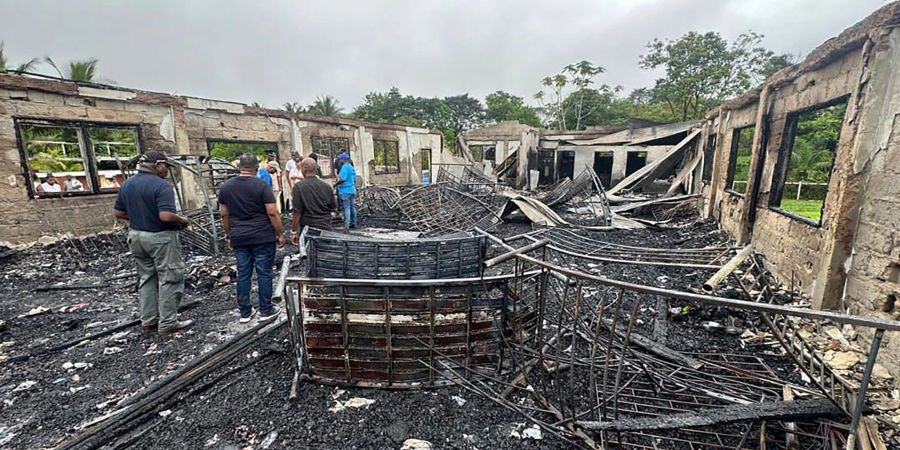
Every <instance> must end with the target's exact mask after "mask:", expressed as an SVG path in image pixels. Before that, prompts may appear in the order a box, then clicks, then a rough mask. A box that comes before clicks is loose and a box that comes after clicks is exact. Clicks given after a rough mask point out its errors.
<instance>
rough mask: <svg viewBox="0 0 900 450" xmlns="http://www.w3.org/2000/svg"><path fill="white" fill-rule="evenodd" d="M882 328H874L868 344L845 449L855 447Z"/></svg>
mask: <svg viewBox="0 0 900 450" xmlns="http://www.w3.org/2000/svg"><path fill="white" fill-rule="evenodd" d="M883 336H884V330H883V329H881V328H879V329H877V330H875V337H873V338H872V345H870V346H869V357H868V359H866V370H865V371H863V378H862V381H861V382H860V383H859V392H858V393H857V394H856V407H855V408H853V419H852V420H851V421H850V436H849V437H847V447H846V449H847V450H854V449H855V448H856V441H857V439H858V434H859V420H860V419H861V418H862V413H863V409H865V407H866V391H867V390H868V389H869V381H870V380H871V379H872V369H873V368H874V367H875V359H876V358H877V357H878V349H879V348H881V338H882V337H883Z"/></svg>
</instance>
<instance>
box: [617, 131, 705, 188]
mask: <svg viewBox="0 0 900 450" xmlns="http://www.w3.org/2000/svg"><path fill="white" fill-rule="evenodd" d="M700 131H701V130H695V131H694V132H693V133H691V134H689V135H688V136H687V137H686V138H684V139H683V140H682V141H681V142H679V143H678V144H677V145H675V147H672V149H671V150H669V151H668V152H667V153H666V154H665V155H663V157H662V158H659V159H657V160H656V161H653V162H652V163H650V164H647V165H646V166H644V167H641V168H640V169H638V170H637V171H636V172H634V173H632V174H631V175H629V176H627V177H625V178H623V179H622V181H619V182H618V183H616V185H615V186H613V187H612V189H609V190H607V191H606V193H607V195H614V194H617V193H619V192H620V191H623V190H626V189H631V188H632V187H634V186H635V185H637V184H639V183H641V182H643V181H644V180H646V179H651V178H650V177H651V176H653V175H656V174H658V173H662V172H663V171H664V170H665V169H669V168H671V167H672V166H674V165H675V163H676V161H677V158H678V156H681V155H682V154H683V153H684V150H685V149H686V148H687V146H688V144H690V143H691V142H693V140H694V139H695V138H696V137H697V136H699V135H700Z"/></svg>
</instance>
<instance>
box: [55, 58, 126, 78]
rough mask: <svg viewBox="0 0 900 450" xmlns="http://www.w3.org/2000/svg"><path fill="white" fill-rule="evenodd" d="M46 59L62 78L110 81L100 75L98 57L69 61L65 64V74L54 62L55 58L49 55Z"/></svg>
mask: <svg viewBox="0 0 900 450" xmlns="http://www.w3.org/2000/svg"><path fill="white" fill-rule="evenodd" d="M44 61H46V62H47V64H50V67H53V68H54V69H56V73H58V74H59V77H60V78H65V79H67V80H72V81H83V82H101V81H103V82H106V83H109V82H110V81H109V80H101V79H100V77H99V75H98V74H97V64H99V62H100V61H98V60H97V58H87V59H82V60H78V61H69V63H68V64H67V65H66V66H65V69H66V71H65V74H63V72H62V71H61V70H60V69H59V67H58V66H57V65H56V63H55V62H53V59H51V58H50V57H49V56H48V57H46V58H44Z"/></svg>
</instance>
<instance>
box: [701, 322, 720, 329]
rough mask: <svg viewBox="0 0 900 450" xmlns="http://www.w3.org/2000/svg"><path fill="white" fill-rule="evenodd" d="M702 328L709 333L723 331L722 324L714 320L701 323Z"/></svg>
mask: <svg viewBox="0 0 900 450" xmlns="http://www.w3.org/2000/svg"><path fill="white" fill-rule="evenodd" d="M700 326H702V327H703V328H704V329H705V330H707V331H713V330H720V329H722V324H721V323H719V322H716V321H713V320H709V321H706V322H700Z"/></svg>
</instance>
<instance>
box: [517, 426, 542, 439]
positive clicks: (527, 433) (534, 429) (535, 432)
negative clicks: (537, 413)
mask: <svg viewBox="0 0 900 450" xmlns="http://www.w3.org/2000/svg"><path fill="white" fill-rule="evenodd" d="M543 438H544V436H543V435H542V434H541V428H540V427H539V426H537V425H532V426H530V427H528V428H526V429H524V430H522V439H534V440H536V441H539V440H541V439H543Z"/></svg>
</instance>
